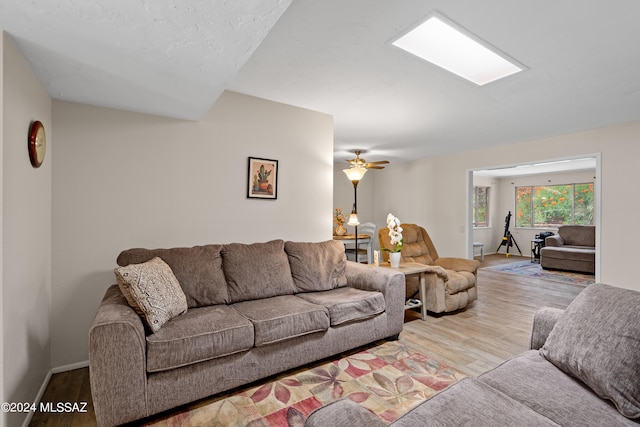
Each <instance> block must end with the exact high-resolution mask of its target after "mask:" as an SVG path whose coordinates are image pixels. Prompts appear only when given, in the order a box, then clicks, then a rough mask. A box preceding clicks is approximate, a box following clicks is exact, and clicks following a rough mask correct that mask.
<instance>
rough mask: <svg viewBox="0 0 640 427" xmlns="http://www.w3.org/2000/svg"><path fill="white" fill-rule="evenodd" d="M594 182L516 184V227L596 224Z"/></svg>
mask: <svg viewBox="0 0 640 427" xmlns="http://www.w3.org/2000/svg"><path fill="white" fill-rule="evenodd" d="M593 210H594V209H593V183H592V182H589V183H584V184H567V185H544V186H530V187H516V227H557V226H560V225H567V224H578V225H593Z"/></svg>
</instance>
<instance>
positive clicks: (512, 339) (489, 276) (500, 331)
mask: <svg viewBox="0 0 640 427" xmlns="http://www.w3.org/2000/svg"><path fill="white" fill-rule="evenodd" d="M525 259H528V258H527V257H517V256H511V257H508V258H507V257H506V256H504V255H487V256H485V260H484V262H482V263H481V269H480V270H479V271H478V300H477V301H475V302H474V303H473V304H472V305H470V306H469V307H468V308H467V309H465V310H461V311H459V312H457V313H455V314H445V315H432V314H431V313H430V314H429V318H428V319H427V320H426V321H422V320H420V317H419V312H417V311H415V312H407V313H406V316H405V326H404V330H403V332H402V334H401V335H400V342H401V343H404V344H405V345H407V346H410V347H411V348H414V349H416V350H417V351H420V352H422V353H424V354H426V355H428V356H430V357H432V358H434V359H435V360H437V361H439V362H441V363H444V364H447V365H449V366H451V367H453V368H455V369H457V370H459V371H461V372H463V373H464V374H466V375H470V376H475V375H478V374H480V373H482V372H485V371H487V370H488V369H491V368H493V367H495V366H497V365H499V364H500V363H502V362H503V361H505V360H507V359H509V358H511V357H513V356H515V355H517V354H519V353H522V352H523V351H525V350H527V349H528V348H529V334H530V331H531V324H532V321H533V314H534V313H535V311H536V310H537V309H538V308H540V307H544V306H550V307H558V308H564V307H566V306H567V305H568V304H569V303H570V302H571V301H572V300H573V298H575V296H576V295H577V294H578V293H579V292H580V291H581V290H582V289H583V288H584V287H583V286H580V285H572V284H566V283H559V282H550V281H544V280H541V279H536V278H528V277H522V276H516V275H511V274H505V273H498V272H493V271H488V270H482V267H487V266H490V265H495V264H501V263H505V262H514V261H522V260H525ZM42 401H43V402H88V405H87V409H88V412H87V413H81V414H77V413H76V414H68V413H56V414H45V413H40V412H38V413H36V414H35V415H34V417H33V419H32V422H31V424H30V425H31V426H51V427H54V426H55V427H63V426H64V427H67V426H68V427H75V426H94V425H96V422H95V416H94V414H93V407H92V405H91V391H90V388H89V371H88V368H84V369H77V370H74V371H70V372H64V373H60V374H55V375H53V377H52V379H51V381H50V382H49V385H48V387H47V389H46V391H45V393H44V396H43V398H42Z"/></svg>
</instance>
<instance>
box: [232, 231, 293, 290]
mask: <svg viewBox="0 0 640 427" xmlns="http://www.w3.org/2000/svg"><path fill="white" fill-rule="evenodd" d="M222 268H223V269H224V274H225V276H226V278H227V285H228V289H229V299H230V302H232V303H233V302H239V301H249V300H257V299H261V298H269V297H274V296H278V295H292V294H293V293H294V292H295V290H296V289H295V286H294V284H293V278H292V277H291V268H290V267H289V259H288V258H287V254H286V252H285V251H284V241H283V240H272V241H270V242H265V243H252V244H243V243H231V244H228V245H224V246H223V248H222Z"/></svg>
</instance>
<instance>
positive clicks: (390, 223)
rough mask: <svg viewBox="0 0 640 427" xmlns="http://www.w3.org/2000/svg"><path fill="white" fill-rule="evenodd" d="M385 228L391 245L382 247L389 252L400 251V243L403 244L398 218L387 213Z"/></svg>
mask: <svg viewBox="0 0 640 427" xmlns="http://www.w3.org/2000/svg"><path fill="white" fill-rule="evenodd" d="M387 228H388V229H389V237H391V244H392V245H393V247H392V248H382V249H383V250H385V251H389V252H400V251H401V250H402V245H404V239H403V238H402V227H400V220H399V219H398V218H396V217H395V216H393V215H392V214H389V215H387Z"/></svg>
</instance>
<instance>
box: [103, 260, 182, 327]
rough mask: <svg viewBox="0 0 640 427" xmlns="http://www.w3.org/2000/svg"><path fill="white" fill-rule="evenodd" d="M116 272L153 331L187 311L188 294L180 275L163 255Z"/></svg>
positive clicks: (133, 304) (124, 289) (136, 307)
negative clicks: (175, 273)
mask: <svg viewBox="0 0 640 427" xmlns="http://www.w3.org/2000/svg"><path fill="white" fill-rule="evenodd" d="M115 274H116V280H117V281H118V287H120V290H121V291H122V293H123V295H124V297H125V298H126V299H127V302H128V303H129V305H130V306H131V307H133V309H134V310H135V311H136V312H137V313H138V314H139V315H140V316H141V317H142V319H143V321H144V323H145V325H146V326H147V327H148V328H149V329H150V330H151V331H152V332H157V331H158V330H160V328H161V327H162V325H164V324H165V323H167V322H168V321H169V320H171V319H173V318H174V317H176V316H178V315H180V314H182V313H184V312H186V311H187V298H186V297H185V295H184V292H183V291H182V288H181V287H180V284H179V283H178V279H176V276H175V275H174V274H173V271H171V268H170V267H169V266H168V265H167V263H165V262H164V261H163V260H162V259H160V258H157V257H156V258H153V259H152V260H151V261H147V262H145V263H142V264H131V265H128V266H125V267H118V268H116V269H115Z"/></svg>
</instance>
